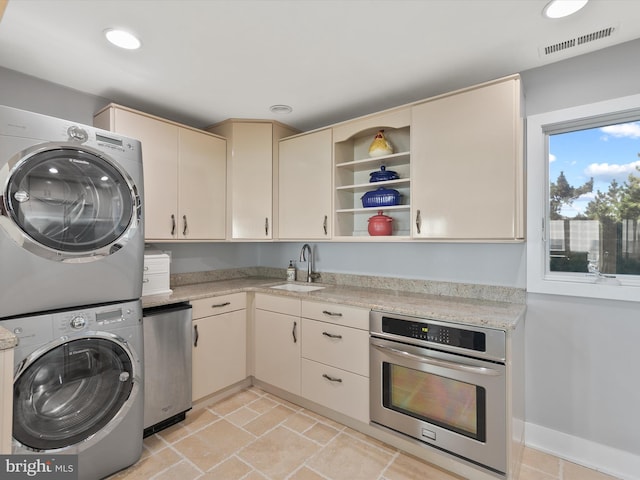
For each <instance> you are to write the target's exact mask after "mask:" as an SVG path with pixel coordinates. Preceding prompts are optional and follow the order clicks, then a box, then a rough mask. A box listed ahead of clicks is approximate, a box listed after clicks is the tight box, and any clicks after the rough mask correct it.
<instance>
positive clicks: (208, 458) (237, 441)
mask: <svg viewBox="0 0 640 480" xmlns="http://www.w3.org/2000/svg"><path fill="white" fill-rule="evenodd" d="M253 440H254V437H253V436H252V435H251V434H249V433H247V432H245V431H244V430H242V429H240V428H238V427H236V426H235V425H233V424H231V423H229V422H227V421H226V420H224V419H222V420H219V421H217V422H215V423H212V424H211V425H209V426H208V427H205V428H203V429H202V430H200V431H198V432H196V433H194V434H192V435H190V436H188V437H187V438H185V439H183V440H180V441H178V442H176V443H175V444H174V448H175V449H176V450H177V451H178V452H180V453H181V454H182V455H184V456H185V457H187V458H188V459H189V460H190V461H192V462H193V463H194V464H195V465H196V466H197V467H198V468H200V469H201V470H203V471H207V470H209V469H210V468H211V467H213V466H214V465H217V464H218V463H220V462H221V461H223V460H224V459H225V458H227V457H229V456H231V455H232V454H233V453H235V452H236V451H237V450H239V449H241V448H243V447H244V446H245V445H247V444H249V443H250V442H252V441H253Z"/></svg>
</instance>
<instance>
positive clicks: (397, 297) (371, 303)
mask: <svg viewBox="0 0 640 480" xmlns="http://www.w3.org/2000/svg"><path fill="white" fill-rule="evenodd" d="M283 283H285V282H283V281H282V280H277V279H274V278H268V277H245V278H235V279H232V280H218V281H212V282H202V283H196V284H191V285H182V286H177V287H174V288H173V292H172V293H171V294H166V295H152V296H147V297H142V305H143V307H153V306H158V305H168V304H171V303H177V302H184V301H190V300H196V299H199V298H207V297H213V296H218V295H226V294H230V293H237V292H261V293H268V294H270V295H282V296H288V297H294V298H301V299H303V300H312V301H318V302H333V303H341V304H344V305H352V306H357V307H364V308H368V309H373V310H383V311H386V312H391V313H398V314H403V315H413V316H418V317H425V318H430V319H433V320H444V321H449V322H455V323H461V324H466V325H477V326H484V327H489V328H496V329H499V330H511V329H513V328H515V326H516V325H517V324H518V322H519V321H520V320H521V319H522V318H523V317H524V312H525V309H526V306H525V305H524V304H521V303H510V302H501V301H495V300H481V299H475V298H463V297H455V296H447V295H433V294H424V293H414V292H405V291H400V290H391V289H386V288H369V287H355V286H346V285H329V284H324V285H323V284H321V283H318V284H314V285H318V286H320V285H322V286H324V287H325V288H322V289H320V290H314V291H311V292H292V291H287V290H277V289H273V288H269V287H270V286H274V285H281V284H283ZM296 283H300V282H296Z"/></svg>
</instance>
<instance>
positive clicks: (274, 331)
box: [254, 310, 300, 395]
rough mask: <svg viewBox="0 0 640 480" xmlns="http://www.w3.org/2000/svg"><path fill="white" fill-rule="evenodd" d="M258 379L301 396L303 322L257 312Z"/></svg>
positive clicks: (279, 314) (256, 353)
mask: <svg viewBox="0 0 640 480" xmlns="http://www.w3.org/2000/svg"><path fill="white" fill-rule="evenodd" d="M254 358H255V376H256V378H257V379H258V380H261V381H263V382H266V383H268V384H270V385H273V386H275V387H278V388H282V389H283V390H286V391H288V392H291V393H295V394H296V395H300V318H299V317H294V316H291V315H284V314H282V313H275V312H268V311H266V310H256V312H255V357H254Z"/></svg>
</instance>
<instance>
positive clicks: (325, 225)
mask: <svg viewBox="0 0 640 480" xmlns="http://www.w3.org/2000/svg"><path fill="white" fill-rule="evenodd" d="M322 229H323V230H324V234H325V235H326V234H327V216H326V215H325V216H324V222H322Z"/></svg>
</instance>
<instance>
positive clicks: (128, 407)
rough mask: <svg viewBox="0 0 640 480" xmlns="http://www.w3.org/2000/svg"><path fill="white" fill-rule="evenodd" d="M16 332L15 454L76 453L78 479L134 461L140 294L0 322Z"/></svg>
mask: <svg viewBox="0 0 640 480" xmlns="http://www.w3.org/2000/svg"><path fill="white" fill-rule="evenodd" d="M0 325H2V326H3V327H5V328H7V329H8V330H10V331H11V332H13V333H14V334H15V335H17V336H18V340H19V344H18V346H17V347H16V349H15V355H14V362H15V376H14V383H13V453H15V454H33V453H36V454H40V455H62V454H74V455H78V474H79V475H78V478H79V479H81V480H97V479H100V478H104V477H106V476H108V475H111V474H112V473H114V472H116V471H118V470H121V469H123V468H125V467H128V466H129V465H132V464H133V463H135V462H136V461H137V460H138V459H139V458H140V455H141V453H142V437H143V419H144V412H143V408H144V378H143V363H144V353H143V350H142V349H143V339H142V338H143V337H142V335H143V334H142V305H141V302H140V300H136V301H134V302H124V303H116V304H108V305H102V306H94V307H90V308H81V309H73V310H58V311H55V312H51V313H45V314H39V315H33V316H27V317H19V318H12V319H8V320H0Z"/></svg>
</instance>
